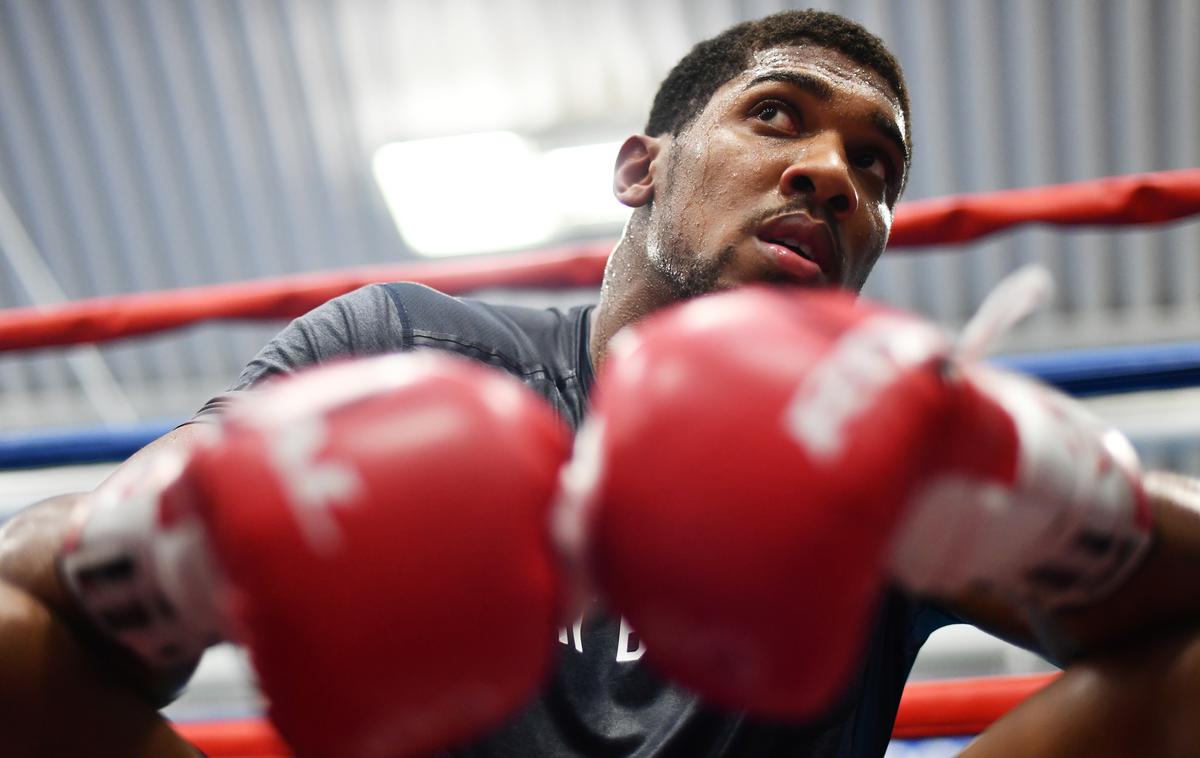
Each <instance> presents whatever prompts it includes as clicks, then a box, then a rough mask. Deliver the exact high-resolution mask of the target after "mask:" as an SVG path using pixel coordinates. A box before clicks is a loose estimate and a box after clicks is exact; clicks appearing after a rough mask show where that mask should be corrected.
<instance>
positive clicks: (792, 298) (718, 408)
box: [558, 289, 949, 717]
mask: <svg viewBox="0 0 1200 758" xmlns="http://www.w3.org/2000/svg"><path fill="white" fill-rule="evenodd" d="M851 334H853V335H854V337H855V339H853V340H848V339H846V338H847V336H848V335H851ZM948 345H949V342H948V340H947V339H946V338H945V337H944V336H943V335H942V334H941V333H940V332H939V331H937V330H935V329H933V328H932V327H929V326H926V325H924V324H922V323H920V322H918V321H916V320H915V319H913V318H910V317H907V316H904V315H901V314H898V313H893V312H889V311H883V310H879V309H867V308H862V307H859V306H858V305H857V303H856V301H855V300H854V298H852V297H851V296H850V295H848V294H845V293H834V292H822V293H804V294H796V293H790V292H782V291H774V290H767V289H741V290H738V291H736V292H731V293H725V294H720V295H716V296H712V297H706V298H702V299H699V300H696V301H693V302H690V303H686V304H684V305H682V306H680V307H676V308H673V309H671V310H670V311H668V312H665V313H663V314H660V315H657V316H655V317H652V318H651V319H648V320H647V321H646V322H644V323H642V324H639V325H638V327H637V328H636V329H635V330H634V331H633V332H632V333H628V332H627V333H624V334H622V335H620V336H618V337H617V338H616V339H615V340H614V342H613V344H612V349H611V351H610V354H609V357H608V359H607V362H606V364H605V366H604V367H603V369H602V372H601V375H600V377H599V378H598V382H597V395H596V398H595V405H594V415H593V417H592V418H591V419H590V420H589V421H588V422H587V424H586V425H585V428H584V430H583V431H582V432H581V435H580V438H579V440H578V442H577V448H576V455H575V459H574V460H573V462H572V464H571V466H570V468H569V469H568V476H567V484H568V492H569V495H568V499H567V501H566V505H565V507H564V508H563V510H561V511H560V512H559V514H558V527H559V531H560V535H561V536H562V538H564V539H565V540H566V541H567V542H568V543H571V542H575V543H577V544H578V543H583V544H582V545H580V547H582V549H583V550H584V553H585V554H586V556H587V558H588V560H589V562H590V564H591V566H592V571H593V574H594V576H595V580H596V582H597V584H598V585H599V587H600V589H601V591H602V592H603V593H604V594H605V595H606V596H607V597H608V599H609V600H610V601H611V603H612V605H613V606H614V608H615V610H617V611H619V612H620V613H621V614H623V615H624V616H625V618H626V619H628V621H629V623H630V625H631V626H632V627H633V628H634V629H636V630H637V632H638V634H639V635H640V636H641V638H642V640H643V641H644V642H645V645H646V651H647V652H646V656H647V659H648V660H649V661H650V662H651V663H653V664H654V665H656V666H657V667H658V668H660V669H661V670H662V671H663V672H664V673H665V674H667V675H668V676H670V677H672V678H674V679H676V680H677V681H679V682H680V683H682V684H684V685H685V686H688V687H690V688H692V689H694V690H696V691H698V692H700V693H701V694H702V695H704V696H705V697H707V698H708V699H710V700H712V701H715V702H717V703H720V704H723V705H725V706H729V707H733V708H739V709H748V710H750V711H753V712H755V713H757V714H759V715H765V716H787V717H808V716H813V715H816V714H818V713H819V712H821V711H822V710H824V709H825V708H827V707H828V706H829V705H831V704H832V701H833V699H834V698H835V697H836V696H837V695H838V694H839V693H840V692H841V690H842V688H843V687H844V685H845V683H846V681H847V680H848V678H849V676H850V675H851V673H852V670H853V669H854V667H855V666H856V662H857V657H858V652H859V651H860V650H861V648H862V646H863V644H864V642H865V635H866V633H867V630H868V627H869V622H870V619H871V616H872V612H873V610H874V606H875V603H876V600H877V598H878V597H879V594H880V590H881V588H882V586H883V584H884V581H885V579H886V577H885V566H886V559H887V546H888V544H889V541H890V537H891V535H892V534H893V533H894V530H895V525H896V523H897V521H898V520H899V517H900V511H899V509H898V508H895V507H891V508H881V507H880V505H879V504H880V503H887V504H894V503H897V502H898V498H899V497H900V495H901V494H902V492H903V491H904V490H905V489H906V488H912V487H913V486H915V483H916V481H917V480H918V478H919V477H920V475H921V474H922V472H923V470H924V468H925V467H924V459H925V458H926V457H928V455H927V454H926V453H925V452H924V451H926V450H928V449H930V448H931V446H932V444H933V443H934V442H935V441H936V439H937V431H938V429H937V427H938V424H937V420H938V418H939V415H940V412H941V409H942V408H944V407H945V406H946V404H947V397H946V393H945V392H944V389H943V381H942V375H941V368H942V363H943V360H942V356H944V354H945V353H946V351H947V349H948ZM572 506H573V507H572Z"/></svg>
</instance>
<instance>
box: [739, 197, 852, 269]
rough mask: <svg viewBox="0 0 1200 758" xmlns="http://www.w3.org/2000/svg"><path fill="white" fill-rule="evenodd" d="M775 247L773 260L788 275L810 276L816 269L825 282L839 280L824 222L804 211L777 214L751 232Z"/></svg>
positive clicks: (830, 240)
mask: <svg viewBox="0 0 1200 758" xmlns="http://www.w3.org/2000/svg"><path fill="white" fill-rule="evenodd" d="M755 236H756V237H757V238H758V240H759V242H761V243H763V244H765V245H766V246H767V247H768V249H772V250H774V251H775V254H774V257H775V259H776V263H777V264H778V265H780V266H781V267H782V268H783V269H784V270H785V271H788V272H789V273H790V274H791V275H792V276H796V277H800V278H803V279H810V278H812V276H813V275H814V274H817V273H819V275H820V277H821V278H822V279H824V280H825V281H826V282H829V283H833V282H837V281H840V278H839V277H840V273H841V261H840V260H839V258H838V256H837V253H836V251H835V249H834V245H833V235H832V233H831V232H830V230H829V227H828V225H826V224H825V223H822V222H820V221H817V220H816V219H814V218H813V217H812V216H810V215H808V214H807V213H804V212H797V213H788V214H785V215H783V216H777V217H775V218H773V219H771V220H769V221H767V222H766V223H765V224H763V225H762V226H761V227H759V229H758V231H757V234H756V235H755Z"/></svg>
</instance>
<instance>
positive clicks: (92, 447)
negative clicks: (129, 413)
mask: <svg viewBox="0 0 1200 758" xmlns="http://www.w3.org/2000/svg"><path fill="white" fill-rule="evenodd" d="M993 362H994V363H996V364H997V365H1000V366H1003V367H1005V368H1009V369H1012V370H1015V371H1020V372H1023V373H1026V374H1031V375H1033V376H1036V377H1038V378H1040V379H1042V380H1043V381H1045V382H1047V383H1048V384H1051V385H1053V386H1055V387H1058V388H1059V389H1061V390H1062V391H1063V392H1066V393H1067V394H1070V395H1075V396H1076V397H1088V396H1093V395H1111V394H1117V393H1124V392H1141V391H1145V390H1164V389H1177V388H1180V387H1191V386H1200V342H1195V343H1177V344H1167V345H1139V346H1131V347H1120V348H1099V349H1088V350H1062V351H1056V352H1053V353H1031V354H1027V355H1011V356H1005V357H1002V358H996V359H995V360H994V361H993ZM178 423H179V422H178V421H171V422H162V421H160V422H155V423H145V424H136V425H130V426H120V427H99V428H97V427H91V428H83V429H66V430H57V431H54V432H43V433H38V434H20V435H10V436H5V437H0V470H4V469H17V468H38V467H43V466H66V465H72V464H81V463H107V462H114V461H121V460H124V459H125V458H128V457H129V456H130V455H132V454H133V453H134V452H135V451H137V450H138V449H139V448H141V447H142V446H144V445H146V444H147V443H149V442H151V441H152V440H155V439H157V438H158V437H161V436H162V435H164V434H166V433H167V432H168V431H170V430H171V429H172V428H174V427H175V426H176V425H177V424H178Z"/></svg>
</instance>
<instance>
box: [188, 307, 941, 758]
mask: <svg viewBox="0 0 1200 758" xmlns="http://www.w3.org/2000/svg"><path fill="white" fill-rule="evenodd" d="M591 310H592V306H581V307H577V308H572V309H570V310H568V311H565V312H564V311H559V310H556V309H545V310H539V309H532V308H522V307H518V306H496V305H488V304H486V303H481V302H477V301H472V300H466V299H459V298H453V297H449V296H447V295H444V294H442V293H439V292H437V291H435V290H432V289H429V288H428V287H424V286H421V285H417V284H379V285H372V286H369V287H365V288H363V289H360V290H357V291H355V292H352V293H350V294H348V295H345V296H343V297H339V298H337V299H335V300H332V301H330V302H328V303H326V304H325V305H322V306H321V307H319V308H317V309H315V310H313V311H312V312H310V313H308V314H307V315H305V316H302V317H300V318H298V319H296V320H295V321H293V322H292V323H291V324H289V325H288V326H287V327H286V328H285V329H284V330H283V331H282V332H280V333H279V335H278V336H276V337H275V338H274V339H273V340H271V342H270V343H268V344H267V346H266V347H264V348H263V349H262V351H260V352H259V354H258V355H257V356H255V358H254V359H253V360H252V361H251V362H250V363H249V365H247V366H246V369H245V371H243V372H242V375H241V377H240V378H239V379H238V381H237V383H236V384H235V385H234V387H233V388H231V390H230V392H237V391H240V390H242V389H245V388H248V387H251V386H253V385H255V384H258V383H260V382H262V381H264V380H266V379H269V378H270V377H271V376H274V375H278V374H285V373H289V372H292V371H295V370H296V369H299V368H302V367H304V366H307V365H311V364H314V363H323V362H327V361H330V360H336V359H339V358H347V357H351V356H366V355H373V354H379V353H390V352H396V351H402V350H422V349H432V350H445V351H448V352H451V353H455V354H457V355H465V356H467V357H469V358H472V359H475V360H478V361H481V362H483V363H487V364H489V365H492V366H495V367H497V368H499V369H502V370H504V371H507V372H509V373H511V374H512V375H514V376H516V377H517V378H519V379H521V380H522V381H523V382H525V383H526V384H527V385H528V386H529V387H531V388H532V389H533V390H534V391H536V392H537V393H539V394H540V395H542V396H543V397H544V398H546V400H547V401H548V402H549V403H550V404H551V405H552V406H553V407H554V408H555V410H557V411H558V412H559V414H561V415H562V417H563V418H564V419H566V421H567V422H568V423H569V424H570V425H571V426H572V427H573V428H577V427H578V426H579V423H580V422H581V420H582V418H583V414H584V410H585V408H586V406H587V394H588V390H589V389H590V386H591V383H592V366H591V361H590V359H589V356H588V351H587V347H588V326H589V323H588V315H589V313H590V312H591ZM228 398H229V393H226V394H224V395H220V396H218V397H216V398H214V399H213V400H211V401H209V403H207V404H206V405H205V406H204V408H203V409H201V411H200V412H199V413H198V414H197V418H198V419H199V418H207V417H211V416H212V415H213V414H215V413H216V412H217V411H219V410H220V408H221V407H222V406H223V405H225V404H226V403H227V402H228ZM824 613H826V611H825V610H824V609H821V608H813V612H812V622H813V623H821V619H822V615H823V614H824ZM955 620H956V619H953V618H951V617H950V616H948V615H946V614H945V613H943V612H941V611H939V610H938V609H936V608H935V607H933V606H930V605H928V604H926V603H924V602H922V601H919V600H916V599H914V598H911V597H908V596H907V595H904V594H903V593H900V592H897V591H891V592H888V593H887V594H886V595H885V596H884V597H883V598H882V599H881V601H880V604H879V609H878V612H877V618H876V624H875V628H874V629H873V631H872V636H871V640H870V644H869V646H868V648H867V650H866V653H865V655H864V659H863V661H862V669H861V670H860V672H859V674H858V676H857V677H856V678H855V679H854V681H852V682H851V684H850V686H849V688H848V692H847V694H846V696H845V698H844V699H843V700H842V702H841V703H839V704H838V705H837V706H836V707H834V708H832V709H830V712H829V713H828V714H827V715H826V716H825V717H823V718H822V719H820V720H819V721H816V722H812V723H803V724H801V723H782V722H775V723H768V722H764V721H758V720H753V719H750V718H747V717H745V716H743V715H741V714H738V713H729V712H724V711H721V710H719V709H716V708H712V707H709V706H707V705H705V704H704V703H702V702H701V701H700V700H699V699H698V698H696V697H695V696H694V695H692V694H690V693H688V692H685V691H682V690H680V689H678V688H676V687H674V686H672V685H670V684H668V683H666V682H664V681H663V680H661V679H659V678H658V677H657V676H656V675H655V674H654V672H653V671H652V670H650V668H648V667H647V666H646V665H645V664H644V662H643V661H642V659H641V653H642V646H641V644H640V642H639V641H638V639H637V635H636V633H635V632H633V630H631V629H629V628H628V627H626V626H625V625H624V624H623V623H622V622H621V621H620V619H615V618H612V617H610V616H607V615H604V614H594V615H591V616H589V615H586V614H585V616H584V618H583V619H582V620H581V621H580V622H579V623H577V624H575V625H572V626H571V627H569V628H566V629H563V630H562V632H561V634H560V636H559V649H558V662H557V665H556V666H555V669H554V672H553V674H552V675H551V677H550V679H549V681H548V682H547V684H546V687H545V688H544V690H543V691H542V693H541V694H540V695H539V696H538V697H537V698H536V699H535V700H534V701H533V702H531V703H530V704H528V706H526V708H525V709H524V710H523V711H522V712H520V713H519V714H517V715H516V716H515V717H514V718H513V719H512V721H510V722H509V723H507V724H506V725H504V726H503V727H501V728H500V729H498V730H496V731H495V732H494V733H492V734H490V735H488V736H487V737H486V738H484V739H482V740H480V741H478V742H477V743H475V744H473V745H470V746H467V747H464V748H461V749H459V750H456V751H453V752H452V753H449V754H448V755H455V756H464V757H465V756H473V757H476V758H484V757H486V758H499V757H500V756H504V757H506V758H517V757H520V758H528V757H534V756H563V757H565V758H584V757H585V756H587V757H589V758H594V757H600V756H603V757H604V758H610V757H611V758H616V757H618V756H621V757H630V758H632V757H635V756H636V757H637V758H704V757H710V758H717V757H720V758H735V757H736V758H750V757H758V756H762V757H765V756H782V755H788V756H826V757H832V756H839V757H845V758H851V757H853V758H859V757H862V758H866V757H867V756H881V755H883V752H884V750H885V749H886V747H887V744H888V740H889V737H890V734H891V727H892V722H893V720H894V718H895V713H896V708H897V706H898V704H899V701H900V693H901V691H902V690H903V687H904V682H905V680H906V679H907V677H908V672H909V670H910V668H911V667H912V663H913V660H914V658H915V657H916V654H917V650H918V649H919V648H920V647H921V645H922V644H923V643H924V641H925V639H926V637H927V636H928V635H929V634H930V633H931V632H932V631H933V630H934V629H936V628H938V627H939V626H942V625H944V624H947V623H953V622H954V621H955Z"/></svg>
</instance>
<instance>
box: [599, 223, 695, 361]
mask: <svg viewBox="0 0 1200 758" xmlns="http://www.w3.org/2000/svg"><path fill="white" fill-rule="evenodd" d="M630 226H631V227H632V226H633V225H632V224H631V225H630ZM677 299H678V297H677V296H676V295H675V294H674V290H673V288H671V287H670V286H669V285H668V284H667V283H666V282H665V281H664V280H663V276H662V274H661V272H659V271H658V270H656V269H655V268H654V266H653V265H652V264H651V263H650V261H649V259H648V256H647V255H646V246H645V242H644V238H643V237H642V235H641V234H640V233H637V232H636V231H633V230H631V229H630V228H626V230H625V233H624V234H623V235H622V236H621V239H620V241H619V242H617V246H616V247H615V248H613V252H612V255H610V256H609V258H608V265H607V266H605V268H604V283H603V284H602V285H601V287H600V303H599V305H597V306H596V309H595V310H594V311H592V324H591V336H590V338H589V340H588V354H589V356H590V357H591V359H592V367H593V368H594V369H595V370H596V371H597V372H598V371H599V370H600V366H601V365H602V364H603V363H604V358H605V356H606V355H607V352H608V343H609V340H611V339H612V338H613V336H614V335H615V334H616V333H617V332H619V331H620V330H621V329H622V328H624V327H625V326H627V325H629V324H632V323H634V322H636V321H638V320H640V319H642V318H643V317H645V316H647V315H649V314H650V313H652V312H654V311H656V310H658V309H659V308H662V307H663V306H666V305H670V304H671V303H673V302H675V301H676V300H677Z"/></svg>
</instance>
